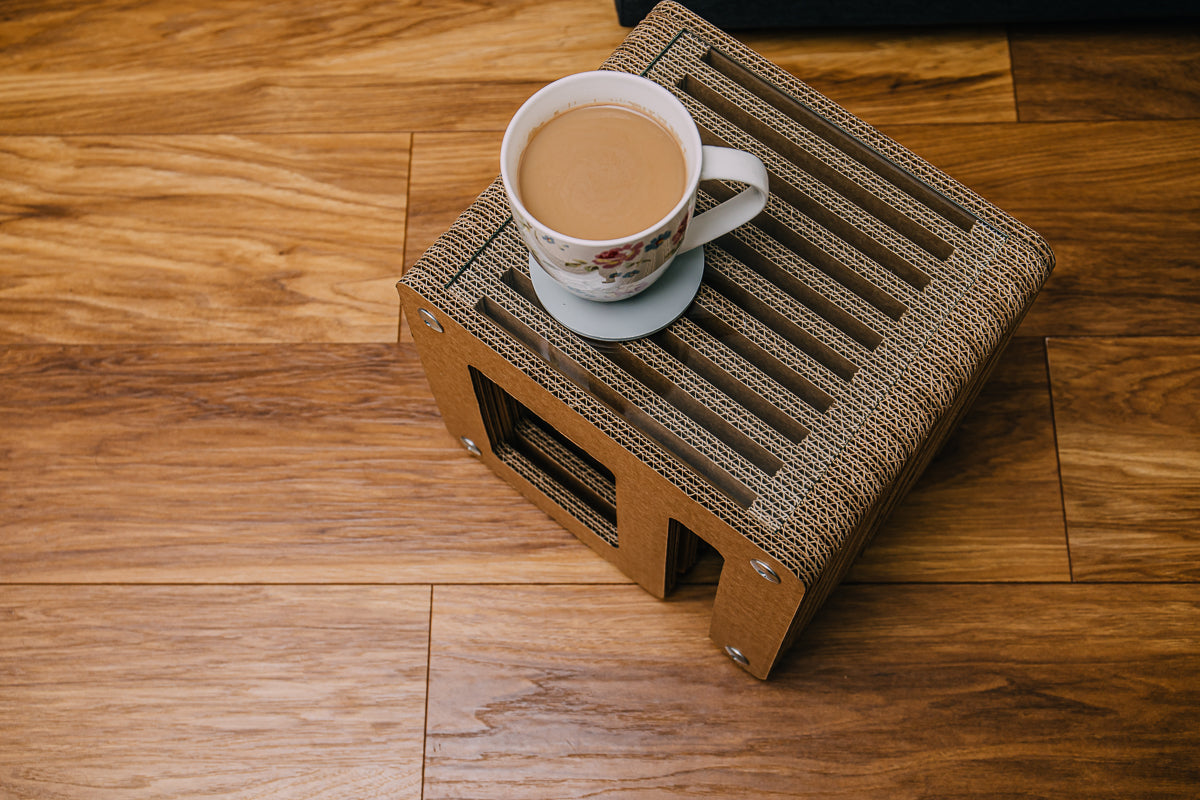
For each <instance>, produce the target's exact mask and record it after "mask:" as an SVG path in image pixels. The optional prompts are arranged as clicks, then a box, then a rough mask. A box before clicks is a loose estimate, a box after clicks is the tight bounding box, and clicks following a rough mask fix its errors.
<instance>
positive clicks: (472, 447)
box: [458, 436, 482, 456]
mask: <svg viewBox="0 0 1200 800" xmlns="http://www.w3.org/2000/svg"><path fill="white" fill-rule="evenodd" d="M458 440H459V441H460V442H462V446H463V447H465V448H467V452H468V453H470V454H471V455H473V456H478V455H482V453H480V452H479V447H478V446H477V445H476V444H475V443H474V442H472V441H471V440H470V439H468V438H467V437H465V436H460V437H458Z"/></svg>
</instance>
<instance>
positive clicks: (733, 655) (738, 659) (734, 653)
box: [725, 644, 750, 667]
mask: <svg viewBox="0 0 1200 800" xmlns="http://www.w3.org/2000/svg"><path fill="white" fill-rule="evenodd" d="M725 655H727V656H729V658H730V659H731V660H732V661H733V662H734V663H735V664H741V665H742V666H743V667H748V666H750V659H748V658H746V656H745V655H743V654H742V651H741V650H738V649H737V648H736V647H734V646H733V645H730V644H727V645H725Z"/></svg>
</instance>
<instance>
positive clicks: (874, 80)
mask: <svg viewBox="0 0 1200 800" xmlns="http://www.w3.org/2000/svg"><path fill="white" fill-rule="evenodd" d="M738 38H740V39H741V40H742V41H744V42H745V43H746V44H748V45H749V46H750V47H751V48H753V49H754V50H756V51H758V52H759V53H762V54H763V55H764V56H766V57H767V58H768V59H770V60H771V61H772V62H774V63H775V64H777V65H779V66H781V67H783V68H784V69H786V70H787V71H788V72H790V73H792V74H793V75H795V76H796V77H797V78H799V79H800V80H802V81H804V82H805V83H807V84H809V85H810V86H812V87H813V88H814V89H816V90H817V91H819V92H821V93H822V94H824V95H826V96H828V97H829V98H830V99H832V100H834V101H835V102H837V103H839V104H840V105H842V106H844V107H845V108H847V109H848V110H849V111H851V112H852V113H853V114H855V115H857V116H860V117H862V118H863V119H864V120H866V121H867V122H869V123H872V124H882V123H890V124H896V123H904V122H910V123H916V122H926V123H932V122H960V123H963V122H1011V121H1015V120H1016V118H1017V117H1016V107H1015V104H1014V101H1013V84H1012V69H1011V63H1010V60H1009V52H1008V37H1007V36H1006V35H1005V32H1004V31H1003V30H1002V29H1000V28H978V29H977V28H954V27H944V28H936V27H927V28H907V29H904V28H878V29H872V28H865V29H846V30H836V31H833V32H830V31H822V30H805V31H802V32H797V31H782V32H766V31H764V32H758V33H740V34H738Z"/></svg>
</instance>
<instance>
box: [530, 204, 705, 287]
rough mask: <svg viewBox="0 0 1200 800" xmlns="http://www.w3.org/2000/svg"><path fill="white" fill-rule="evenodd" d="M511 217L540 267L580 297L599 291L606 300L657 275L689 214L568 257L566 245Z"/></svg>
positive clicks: (676, 244) (674, 248)
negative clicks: (641, 235)
mask: <svg viewBox="0 0 1200 800" xmlns="http://www.w3.org/2000/svg"><path fill="white" fill-rule="evenodd" d="M514 219H515V221H516V222H517V227H518V229H519V231H520V233H521V238H522V239H523V240H524V241H525V244H526V245H527V246H528V247H529V248H530V250H531V251H532V252H533V255H534V258H536V259H537V260H538V262H539V263H540V264H541V265H542V266H543V268H545V269H547V270H548V271H553V272H554V273H556V274H557V275H559V277H560V282H562V283H563V284H564V286H566V287H567V288H568V289H570V290H571V291H573V292H574V293H576V294H580V295H581V296H589V295H593V294H595V293H597V292H601V293H603V296H604V297H605V298H606V299H607V298H612V299H620V298H624V297H629V296H632V295H634V294H637V293H638V292H640V291H641V290H642V289H644V288H646V286H647V285H649V284H650V283H653V282H654V280H656V279H657V278H658V275H656V274H654V273H656V272H657V271H658V270H660V269H661V268H662V267H664V266H665V265H666V264H667V263H668V262H669V261H670V260H671V259H672V258H673V257H674V255H675V252H676V251H677V250H678V249H679V245H680V243H681V242H682V241H683V237H684V234H686V233H687V227H688V221H689V220H690V219H691V216H690V214H689V213H686V210H685V213H683V214H681V215H680V218H679V222H678V223H677V224H675V225H674V226H673V227H672V228H667V230H665V231H663V232H661V233H658V232H656V233H655V234H653V235H651V236H649V237H647V238H646V239H643V240H639V241H635V242H628V243H625V244H621V245H619V246H616V247H611V248H609V249H607V250H602V251H600V252H599V253H594V254H592V255H591V256H590V257H589V258H579V257H575V258H572V257H571V256H572V254H571V252H570V251H571V249H572V248H571V245H570V244H565V243H562V242H561V241H560V240H558V239H557V238H556V237H555V236H554V235H553V234H552V233H546V232H545V231H544V229H539V227H538V226H537V225H536V223H533V224H531V223H530V222H529V221H527V220H524V219H521V218H520V217H514Z"/></svg>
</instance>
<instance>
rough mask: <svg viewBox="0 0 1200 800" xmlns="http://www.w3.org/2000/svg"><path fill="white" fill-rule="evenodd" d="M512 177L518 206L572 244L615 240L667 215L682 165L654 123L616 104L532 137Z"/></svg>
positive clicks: (569, 115) (574, 114) (674, 145)
mask: <svg viewBox="0 0 1200 800" xmlns="http://www.w3.org/2000/svg"><path fill="white" fill-rule="evenodd" d="M517 180H518V184H519V186H518V192H519V194H520V197H521V202H522V203H523V204H524V205H525V208H526V209H527V210H528V211H529V213H530V214H532V215H533V216H534V217H536V218H537V219H538V220H540V221H541V222H542V223H543V224H545V225H546V226H548V227H550V228H552V229H554V230H556V231H558V232H559V233H563V234H566V235H568V236H573V237H575V238H578V239H617V238H620V237H624V236H628V235H630V234H634V233H637V232H638V231H642V230H645V229H646V228H649V227H650V226H652V225H654V224H655V223H656V222H658V221H660V220H661V219H663V217H665V216H666V215H667V214H668V213H670V211H671V209H672V208H674V207H675V204H676V203H678V202H679V199H680V198H681V197H682V196H683V192H684V188H685V187H686V181H687V166H686V163H685V161H684V156H683V150H682V149H681V147H680V145H679V142H678V141H677V140H676V139H675V137H674V136H673V135H672V134H671V132H670V131H668V130H667V129H666V128H664V127H663V126H662V125H660V124H659V123H658V122H657V121H655V120H653V119H651V118H650V117H648V116H646V115H645V114H642V113H640V112H638V111H635V110H633V109H631V108H627V107H624V106H617V105H590V106H581V107H579V108H575V109H571V110H570V111H567V112H564V113H562V114H560V115H559V116H557V117H555V118H553V119H551V120H550V121H549V122H547V123H545V124H544V125H542V127H541V128H539V129H538V130H537V131H535V132H534V134H533V137H532V138H531V139H530V142H529V145H528V146H527V147H526V148H525V152H524V154H523V155H522V157H521V164H520V167H519V170H518V178H517Z"/></svg>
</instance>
